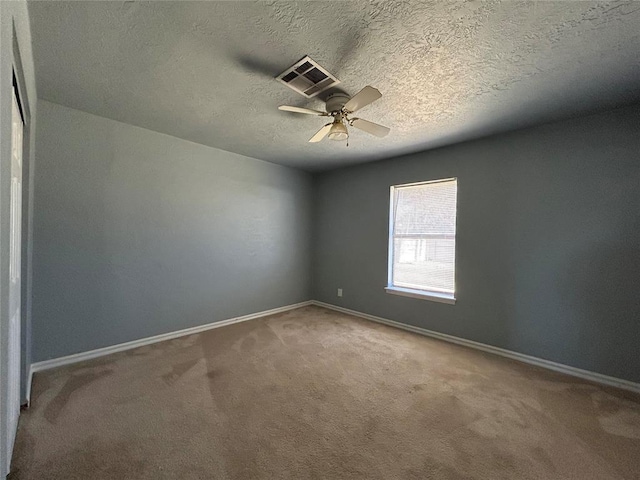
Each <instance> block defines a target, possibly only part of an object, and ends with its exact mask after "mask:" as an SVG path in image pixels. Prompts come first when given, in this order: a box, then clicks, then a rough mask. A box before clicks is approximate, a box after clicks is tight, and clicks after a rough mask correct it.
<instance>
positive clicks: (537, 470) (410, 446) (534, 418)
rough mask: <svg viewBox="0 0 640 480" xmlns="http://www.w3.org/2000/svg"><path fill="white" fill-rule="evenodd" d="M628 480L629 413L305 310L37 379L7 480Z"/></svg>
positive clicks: (603, 398)
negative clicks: (260, 479)
mask: <svg viewBox="0 0 640 480" xmlns="http://www.w3.org/2000/svg"><path fill="white" fill-rule="evenodd" d="M639 472H640V397H639V396H636V395H632V394H630V393H625V392H622V391H619V390H616V389H611V388H604V387H600V386H597V385H594V384H591V383H588V382H585V381H581V380H578V379H575V378H571V377H567V376H564V375H561V374H556V373H552V372H548V371H545V370H542V369H538V368H535V367H531V366H527V365H524V364H520V363H517V362H514V361H510V360H507V359H504V358H499V357H496V356H492V355H489V354H485V353H481V352H478V351H474V350H470V349H467V348H464V347H459V346H455V345H451V344H447V343H444V342H440V341H437V340H432V339H429V338H425V337H422V336H419V335H415V334H412V333H408V332H404V331H401V330H397V329H393V328H390V327H386V326H382V325H377V324H374V323H370V322H368V321H365V320H361V319H357V318H354V317H350V316H347V315H343V314H340V313H336V312H332V311H329V310H325V309H321V308H318V307H306V308H302V309H299V310H295V311H291V312H288V313H285V314H281V315H277V316H272V317H267V318H263V319H259V320H253V321H249V322H245V323H241V324H236V325H232V326H228V327H224V328H219V329H215V330H210V331H208V332H206V333H202V334H198V335H192V336H189V337H183V338H181V339H177V340H172V341H167V342H163V343H158V344H155V345H153V346H148V347H142V348H138V349H136V350H130V351H128V352H123V353H119V354H114V355H111V356H109V357H103V358H101V359H97V360H94V361H89V362H85V363H82V364H76V365H73V366H69V367H63V368H60V369H57V370H51V371H47V372H42V373H38V374H37V375H36V376H35V378H34V384H33V398H32V406H31V408H30V409H29V410H27V411H25V412H24V413H23V415H22V418H21V420H20V428H19V433H18V441H17V446H16V449H15V454H14V458H13V471H12V474H11V476H10V477H9V478H11V479H12V480H16V479H38V480H43V479H65V480H72V479H180V480H187V479H257V478H265V479H352V478H354V479H359V478H362V479H365V478H366V479H414V478H415V479H418V478H419V479H463V478H475V479H510V480H512V479H565V478H572V479H581V480H585V479H600V480H603V479H621V478H626V479H631V478H635V479H637V478H639V477H638V476H639V474H640V473H639Z"/></svg>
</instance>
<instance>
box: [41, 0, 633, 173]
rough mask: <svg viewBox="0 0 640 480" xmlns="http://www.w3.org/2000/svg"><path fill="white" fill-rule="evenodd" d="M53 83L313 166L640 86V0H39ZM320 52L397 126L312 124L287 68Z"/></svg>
mask: <svg viewBox="0 0 640 480" xmlns="http://www.w3.org/2000/svg"><path fill="white" fill-rule="evenodd" d="M29 11H30V15H31V21H32V25H31V30H32V32H33V37H34V52H35V60H36V72H37V80H38V94H39V96H40V97H41V98H44V99H46V100H50V101H53V102H56V103H60V104H63V105H67V106H70V107H73V108H77V109H80V110H84V111H87V112H91V113H94V114H97V115H101V116H104V117H108V118H112V119H115V120H120V121H122V122H126V123H130V124H133V125H138V126H142V127H146V128H149V129H151V130H156V131H158V132H164V133H167V134H170V135H174V136H177V137H180V138H184V139H187V140H191V141H194V142H197V143H201V144H205V145H210V146H213V147H217V148H221V149H224V150H229V151H233V152H237V153H240V154H244V155H248V156H251V157H255V158H260V159H264V160H269V161H272V162H276V163H281V164H285V165H292V166H296V167H301V168H305V169H310V170H318V169H326V168H332V167H335V166H340V165H346V164H350V163H357V162H362V161H368V160H375V159H379V158H383V157H388V156H392V155H395V154H399V153H406V152H412V151H417V150H423V149H426V148H433V147H436V146H441V145H445V144H449V143H454V142H458V141H462V140H467V139H471V138H476V137H480V136H483V135H488V134H492V133H497V132H502V131H507V130H512V129H515V128H520V127H524V126H527V125H532V124H536V123H542V122H546V121H550V120H554V119H559V118H565V117H569V116H571V115H575V114H579V113H583V112H589V111H593V110H597V109H601V108H605V107H610V106H616V105H621V104H624V103H630V102H635V101H640V60H639V59H640V54H639V52H640V3H639V2H624V3H616V2H608V3H600V2H598V3H594V2H585V1H575V2H570V1H560V2H514V1H509V2H498V1H486V2H462V1H449V2H443V1H440V2H418V1H409V0H406V1H386V0H384V1H370V2H362V1H310V2H285V1H261V2H246V1H239V2H179V1H177V2H132V1H126V2H121V1H111V2H95V1H89V2H78V1H73V2H58V1H56V2H30V3H29ZM306 54H308V55H310V56H311V57H312V58H313V59H315V60H317V61H318V62H320V64H321V65H323V66H324V67H325V68H327V69H328V70H329V71H330V72H332V73H334V74H335V75H337V77H338V78H339V79H340V80H341V81H342V84H341V85H340V87H342V88H343V89H344V90H345V91H346V92H348V93H350V94H352V95H353V94H355V93H356V92H357V91H358V90H359V89H360V88H362V87H363V86H365V85H367V84H370V85H373V86H375V87H377V88H378V89H380V91H381V92H382V93H383V95H384V96H383V97H382V99H380V100H378V101H377V102H376V103H375V104H373V105H371V106H369V107H367V108H366V109H363V110H362V111H361V112H359V116H361V117H363V118H366V119H368V120H371V121H374V122H378V123H382V124H385V125H387V126H389V127H391V128H392V131H391V133H390V135H389V136H388V137H386V138H382V139H380V138H376V137H372V136H369V135H367V134H366V133H364V132H361V131H355V130H354V131H353V132H352V136H351V140H350V145H349V147H345V145H344V143H337V142H332V141H329V140H327V141H324V142H322V143H320V144H308V143H307V140H308V139H309V138H310V137H311V136H312V135H313V134H314V133H315V132H316V131H317V130H318V129H319V128H320V127H321V126H322V125H323V124H324V123H325V122H324V120H325V119H322V118H318V117H311V116H304V115H295V114H291V113H285V112H281V111H278V110H277V106H278V105H280V104H289V105H296V106H305V107H310V108H322V107H323V103H321V101H320V100H316V99H312V100H306V99H304V98H303V97H302V96H300V95H298V94H296V93H295V92H293V91H291V90H289V89H287V88H286V87H284V86H283V85H281V84H280V83H278V82H277V81H276V80H274V79H273V77H274V76H276V75H277V74H279V73H280V72H282V71H283V70H284V69H285V68H286V67H288V66H290V65H291V64H293V63H294V62H295V61H297V60H299V59H300V58H301V57H302V56H304V55H306Z"/></svg>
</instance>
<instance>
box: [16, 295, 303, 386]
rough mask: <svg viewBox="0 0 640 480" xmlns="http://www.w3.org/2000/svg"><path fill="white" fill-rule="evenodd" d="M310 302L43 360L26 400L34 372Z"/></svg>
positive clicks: (33, 366)
mask: <svg viewBox="0 0 640 480" xmlns="http://www.w3.org/2000/svg"><path fill="white" fill-rule="evenodd" d="M311 304H312V301H311V300H308V301H306V302H300V303H294V304H293V305H286V306H284V307H278V308H273V309H271V310H264V311H262V312H257V313H251V314H249V315H243V316H241V317H234V318H228V319H226V320H220V321H219V322H213V323H208V324H206V325H199V326H197V327H191V328H185V329H184V330H178V331H175V332H169V333H163V334H162V335H156V336H153V337H147V338H141V339H139V340H133V341H131V342H126V343H119V344H117V345H111V346H109V347H103V348H98V349H96V350H89V351H88V352H81V353H75V354H73V355H67V356H65V357H59V358H54V359H51V360H45V361H42V362H36V363H32V364H31V368H30V371H29V385H28V386H27V392H28V398H30V396H31V378H32V376H33V374H34V373H35V372H41V371H42V370H48V369H50V368H56V367H61V366H63V365H69V364H71V363H77V362H83V361H85V360H91V359H92V358H97V357H103V356H105V355H110V354H112V353H116V352H122V351H124V350H130V349H132V348H137V347H143V346H145V345H150V344H152V343H158V342H164V341H165V340H172V339H174V338H178V337H184V336H185V335H193V334H194V333H200V332H204V331H206V330H211V329H213V328H220V327H224V326H226V325H231V324H233V323H240V322H246V321H248V320H253V319H255V318H260V317H266V316H268V315H275V314H277V313H282V312H287V311H289V310H294V309H296V308H300V307H306V306H307V305H311Z"/></svg>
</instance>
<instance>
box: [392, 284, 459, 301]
mask: <svg viewBox="0 0 640 480" xmlns="http://www.w3.org/2000/svg"><path fill="white" fill-rule="evenodd" d="M384 289H385V290H386V291H387V293H390V294H392V295H400V296H402V297H410V298H418V299H420V300H430V301H432V302H440V303H448V304H449V305H455V304H456V297H454V296H453V295H451V294H450V293H440V292H427V291H426V290H415V289H413V288H404V287H393V286H390V287H384Z"/></svg>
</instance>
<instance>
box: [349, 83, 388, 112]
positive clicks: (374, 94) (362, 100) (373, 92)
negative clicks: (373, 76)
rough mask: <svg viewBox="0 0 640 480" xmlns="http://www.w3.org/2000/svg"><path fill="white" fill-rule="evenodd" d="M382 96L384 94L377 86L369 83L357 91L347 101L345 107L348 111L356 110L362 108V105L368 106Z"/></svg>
mask: <svg viewBox="0 0 640 480" xmlns="http://www.w3.org/2000/svg"><path fill="white" fill-rule="evenodd" d="M381 96H382V94H381V93H380V91H379V90H378V89H377V88H373V87H371V86H369V85H367V86H366V87H364V88H363V89H362V90H360V91H359V92H358V93H356V96H355V97H353V98H352V99H351V100H349V101H348V102H347V103H345V105H344V109H345V110H346V111H348V112H355V111H357V110H360V109H361V108H362V107H366V106H367V105H369V104H370V103H373V102H375V101H376V100H378V99H379V98H380V97H381Z"/></svg>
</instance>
